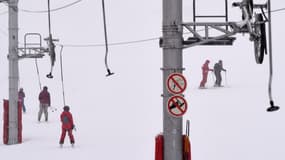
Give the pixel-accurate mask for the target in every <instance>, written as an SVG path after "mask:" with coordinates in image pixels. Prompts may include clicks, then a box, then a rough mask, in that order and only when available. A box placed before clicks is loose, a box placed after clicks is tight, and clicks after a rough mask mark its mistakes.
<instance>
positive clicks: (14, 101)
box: [8, 0, 19, 144]
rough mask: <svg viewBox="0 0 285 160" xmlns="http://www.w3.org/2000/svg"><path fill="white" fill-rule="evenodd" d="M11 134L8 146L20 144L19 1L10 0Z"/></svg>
mask: <svg viewBox="0 0 285 160" xmlns="http://www.w3.org/2000/svg"><path fill="white" fill-rule="evenodd" d="M8 6H9V9H8V10H9V54H8V60H9V134H8V144H17V143H19V142H18V125H19V124H18V81H19V65H18V60H19V59H18V50H17V48H18V0H9V1H8Z"/></svg>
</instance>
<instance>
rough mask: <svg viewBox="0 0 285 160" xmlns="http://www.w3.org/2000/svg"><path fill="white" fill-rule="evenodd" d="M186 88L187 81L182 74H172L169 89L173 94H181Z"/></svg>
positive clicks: (168, 84)
mask: <svg viewBox="0 0 285 160" xmlns="http://www.w3.org/2000/svg"><path fill="white" fill-rule="evenodd" d="M186 86H187V83H186V79H185V77H184V76H183V75H182V74H181V73H172V74H170V75H169V76H168V78H167V89H168V91H169V92H171V93H173V94H181V93H182V92H184V91H185V89H186Z"/></svg>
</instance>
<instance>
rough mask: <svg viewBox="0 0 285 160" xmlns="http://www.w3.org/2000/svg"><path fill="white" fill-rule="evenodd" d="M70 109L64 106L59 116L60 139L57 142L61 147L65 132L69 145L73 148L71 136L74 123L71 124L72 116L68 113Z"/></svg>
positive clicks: (72, 137)
mask: <svg viewBox="0 0 285 160" xmlns="http://www.w3.org/2000/svg"><path fill="white" fill-rule="evenodd" d="M69 110H70V108H69V106H64V107H63V112H62V113H61V115H60V120H61V123H62V125H61V130H62V132H61V137H60V140H59V144H60V146H61V147H62V145H63V143H64V138H65V135H66V132H67V133H68V136H69V139H70V143H71V145H72V146H73V145H74V136H73V134H72V129H74V127H75V126H74V123H73V118H72V114H71V113H70V112H69Z"/></svg>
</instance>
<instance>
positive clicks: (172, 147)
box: [162, 0, 183, 160]
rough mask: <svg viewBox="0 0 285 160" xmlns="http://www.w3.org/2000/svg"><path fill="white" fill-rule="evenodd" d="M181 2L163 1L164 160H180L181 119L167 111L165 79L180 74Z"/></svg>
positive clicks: (167, 96)
mask: <svg viewBox="0 0 285 160" xmlns="http://www.w3.org/2000/svg"><path fill="white" fill-rule="evenodd" d="M181 24H182V0H163V26H162V30H163V38H162V47H163V68H162V71H163V136H164V160H182V158H183V157H182V117H179V118H177V117H173V116H171V115H170V114H169V113H168V111H167V101H168V98H169V97H170V93H169V92H168V90H167V87H166V80H167V77H168V76H169V75H170V74H171V73H173V72H180V73H181V72H182V70H183V69H182V25H181Z"/></svg>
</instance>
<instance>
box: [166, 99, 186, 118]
mask: <svg viewBox="0 0 285 160" xmlns="http://www.w3.org/2000/svg"><path fill="white" fill-rule="evenodd" d="M167 110H168V112H169V113H170V114H171V115H173V116H176V117H181V116H182V115H183V114H184V113H185V112H186V111H187V102H186V100H185V99H184V98H183V97H181V96H172V97H170V98H169V99H168V102H167Z"/></svg>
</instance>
